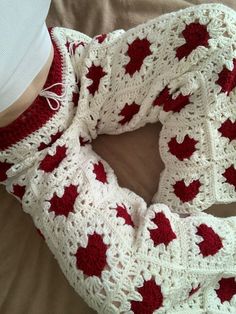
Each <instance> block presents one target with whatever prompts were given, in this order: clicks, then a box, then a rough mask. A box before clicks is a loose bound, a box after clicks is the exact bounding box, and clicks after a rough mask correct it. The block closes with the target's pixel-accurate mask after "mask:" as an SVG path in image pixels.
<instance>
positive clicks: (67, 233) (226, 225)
mask: <svg viewBox="0 0 236 314" xmlns="http://www.w3.org/2000/svg"><path fill="white" fill-rule="evenodd" d="M71 137H72V134H71V132H69V131H68V133H67V134H63V135H62V137H61V139H60V141H58V142H57V143H55V145H52V147H51V153H50V155H49V154H48V156H45V157H44V158H43V159H42V160H41V161H39V163H38V164H36V165H35V167H34V171H33V170H32V171H33V172H32V171H31V175H30V183H29V186H28V188H27V191H26V194H27V196H26V197H24V200H23V209H24V210H25V211H26V212H28V213H30V214H31V215H32V217H33V219H34V222H35V224H36V226H37V228H38V229H39V230H40V231H41V233H42V234H43V235H44V237H45V239H46V242H47V244H48V245H49V247H50V249H51V250H52V252H53V254H54V255H55V258H56V259H57V260H58V262H59V264H60V266H61V269H62V270H63V272H64V274H65V276H66V278H67V279H68V280H69V282H70V284H71V285H72V286H73V287H74V289H75V290H76V291H77V292H78V294H79V295H80V296H81V297H82V298H83V299H84V300H85V301H86V302H87V303H88V305H89V306H90V307H92V308H93V309H95V310H96V311H97V312H98V313H103V314H106V313H165V312H166V311H168V310H173V311H174V310H176V309H177V308H178V307H179V308H181V304H183V303H186V302H188V301H189V302H190V305H191V302H192V295H193V294H194V293H196V294H197V293H200V294H201V295H200V298H202V299H201V300H202V302H203V300H205V301H204V302H205V305H204V309H206V308H207V306H208V303H209V304H210V302H211V300H212V299H213V300H214V302H216V304H217V306H218V307H219V313H220V310H222V308H223V306H224V304H223V302H224V301H222V304H221V301H220V299H219V297H218V294H217V291H215V290H214V289H217V284H218V282H220V280H222V278H231V279H230V281H229V282H228V281H226V283H224V284H225V286H224V288H226V289H229V290H230V285H231V283H232V282H234V280H235V279H234V278H235V276H236V260H235V259H236V256H235V253H236V251H235V245H234V239H235V236H236V234H235V233H236V218H225V219H223V218H216V217H213V216H211V215H207V214H204V213H199V214H196V215H192V216H189V217H187V218H180V217H179V216H178V215H177V214H175V213H172V212H171V210H170V209H169V208H168V207H167V206H166V205H165V204H161V203H157V204H154V205H152V206H151V207H149V208H148V207H147V205H146V203H145V202H144V200H143V199H142V198H141V197H139V196H138V195H136V194H135V193H133V192H131V191H129V190H128V189H125V188H121V187H119V185H118V183H117V178H116V176H115V174H114V172H113V170H112V169H111V167H110V166H109V165H108V163H106V162H105V161H104V160H103V159H102V158H101V157H100V156H99V155H97V154H96V153H95V152H93V151H92V147H91V145H90V144H88V145H86V146H84V147H83V146H81V147H80V148H79V146H78V144H77V145H76V144H75V143H73V141H72V140H71ZM63 143H64V145H62V144H63ZM59 146H60V147H59ZM62 150H63V153H62V152H61V151H62ZM59 152H60V154H59ZM58 164H59V165H58ZM47 169H49V170H47ZM46 170H47V172H45V171H46ZM35 187H37V190H36V188H35ZM35 190H36V192H35ZM224 280H225V279H224ZM222 289H223V288H220V292H222ZM209 291H210V299H208V295H209ZM230 291H231V290H230ZM232 297H233V295H231V292H230V300H231V298H232ZM190 305H189V307H188V306H187V308H188V311H187V313H188V314H191V313H192V312H191V311H192V310H191V306H190ZM202 306H203V305H202V304H201V305H199V304H197V305H195V308H194V310H193V313H195V312H194V311H196V310H200V309H202ZM185 307H186V305H185ZM232 309H233V306H232ZM155 311H156V312H155ZM176 311H177V310H176ZM168 313H169V312H168ZM173 313H174V312H173ZM215 313H217V312H215Z"/></svg>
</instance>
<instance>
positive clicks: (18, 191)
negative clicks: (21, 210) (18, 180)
mask: <svg viewBox="0 0 236 314" xmlns="http://www.w3.org/2000/svg"><path fill="white" fill-rule="evenodd" d="M13 194H14V195H15V196H18V197H19V198H20V199H21V200H22V198H23V196H24V194H25V186H24V185H23V186H21V185H19V184H14V185H13Z"/></svg>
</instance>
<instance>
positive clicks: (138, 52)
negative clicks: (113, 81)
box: [125, 38, 152, 76]
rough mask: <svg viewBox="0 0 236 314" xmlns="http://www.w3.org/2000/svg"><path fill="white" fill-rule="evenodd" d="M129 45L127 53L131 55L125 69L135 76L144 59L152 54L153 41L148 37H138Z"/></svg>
mask: <svg viewBox="0 0 236 314" xmlns="http://www.w3.org/2000/svg"><path fill="white" fill-rule="evenodd" d="M128 45H129V48H128V51H127V54H128V56H129V57H130V61H129V63H127V64H126V65H125V70H126V73H128V74H130V76H133V74H134V73H135V72H136V71H139V70H140V68H141V66H142V64H143V60H144V59H145V58H146V57H147V56H149V55H151V54H152V52H151V50H150V45H151V43H150V42H149V41H148V40H147V38H144V39H139V38H136V39H135V40H134V41H133V42H132V43H131V44H128Z"/></svg>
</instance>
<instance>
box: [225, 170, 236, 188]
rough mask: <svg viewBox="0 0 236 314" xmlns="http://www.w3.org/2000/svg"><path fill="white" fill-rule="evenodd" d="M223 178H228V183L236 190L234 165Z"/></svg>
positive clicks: (226, 171)
mask: <svg viewBox="0 0 236 314" xmlns="http://www.w3.org/2000/svg"><path fill="white" fill-rule="evenodd" d="M223 176H224V177H225V178H226V181H227V182H228V183H229V184H231V185H233V186H234V188H235V190H236V169H235V168H234V165H231V166H230V167H229V168H227V169H226V170H225V172H224V173H223Z"/></svg>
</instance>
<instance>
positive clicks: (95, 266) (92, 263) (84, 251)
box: [75, 232, 108, 277]
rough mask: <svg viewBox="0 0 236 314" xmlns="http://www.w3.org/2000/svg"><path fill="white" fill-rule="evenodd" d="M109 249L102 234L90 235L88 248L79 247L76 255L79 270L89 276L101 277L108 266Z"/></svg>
mask: <svg viewBox="0 0 236 314" xmlns="http://www.w3.org/2000/svg"><path fill="white" fill-rule="evenodd" d="M107 249H108V247H107V245H106V244H105V243H104V242H103V238H102V236H101V235H100V234H97V233H96V232H94V234H92V235H88V244H87V247H85V248H84V247H79V248H78V250H77V252H76V254H75V256H76V266H77V268H78V269H80V270H82V271H83V272H84V274H85V275H87V276H98V277H101V273H102V271H103V269H104V268H105V266H106V264H107V261H106V251H107Z"/></svg>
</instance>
